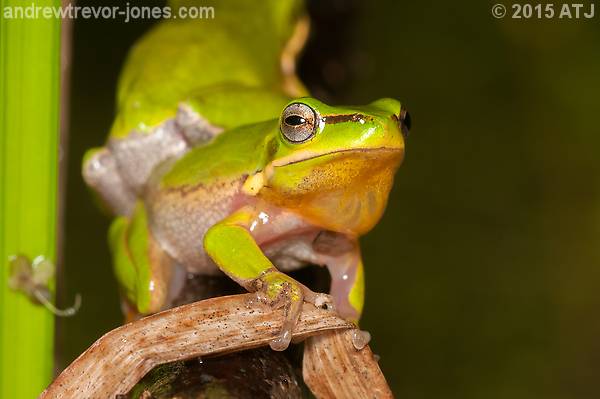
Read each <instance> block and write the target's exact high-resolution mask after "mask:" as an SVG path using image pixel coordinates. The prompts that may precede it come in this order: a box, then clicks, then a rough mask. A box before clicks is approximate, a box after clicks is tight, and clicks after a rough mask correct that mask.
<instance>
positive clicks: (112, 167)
mask: <svg viewBox="0 0 600 399" xmlns="http://www.w3.org/2000/svg"><path fill="white" fill-rule="evenodd" d="M222 130H223V129H221V128H219V127H216V126H213V125H211V124H210V123H208V122H207V121H206V120H204V119H203V118H202V117H201V116H199V115H198V114H197V113H196V112H194V111H192V109H191V108H190V107H188V106H186V105H185V104H181V105H180V106H179V108H178V110H177V115H176V116H175V117H174V118H172V119H167V120H166V121H165V122H163V123H162V124H160V125H159V126H157V127H155V128H154V129H153V130H152V131H151V132H149V133H141V132H136V131H132V132H131V133H130V134H129V135H128V136H127V137H124V138H118V139H117V138H110V139H109V140H108V143H107V144H106V147H104V148H102V149H101V150H100V151H98V152H97V153H95V154H94V155H93V156H92V157H91V158H90V159H89V160H88V161H87V162H86V163H85V165H84V166H83V177H84V179H85V181H86V183H87V184H88V185H89V186H90V187H92V188H93V189H94V190H95V191H96V192H97V193H98V194H99V195H100V197H101V198H102V200H103V201H104V203H105V204H106V206H107V207H108V208H109V209H110V210H111V211H112V212H113V213H114V214H115V215H125V216H127V215H130V214H131V212H132V211H133V208H134V205H135V201H136V199H137V198H138V197H139V196H140V195H141V194H142V192H143V191H144V190H145V188H146V183H147V182H148V181H149V179H150V177H151V175H152V174H153V173H154V170H155V168H156V167H157V166H158V165H159V164H161V163H162V162H166V161H168V160H173V159H178V158H181V157H182V156H183V155H184V154H185V153H186V152H187V151H189V150H190V149H191V148H192V147H194V146H196V145H199V144H202V143H205V142H207V141H208V140H210V139H211V138H213V137H214V136H216V135H218V134H219V133H221V132H222Z"/></svg>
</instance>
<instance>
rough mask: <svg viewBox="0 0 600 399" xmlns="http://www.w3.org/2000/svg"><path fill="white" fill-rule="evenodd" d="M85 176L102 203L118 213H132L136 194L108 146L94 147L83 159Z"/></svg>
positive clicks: (114, 212) (109, 209)
mask: <svg viewBox="0 0 600 399" xmlns="http://www.w3.org/2000/svg"><path fill="white" fill-rule="evenodd" d="M82 172H83V178H84V179H85V181H86V183H87V184H88V186H90V187H91V188H92V189H93V190H94V191H95V192H96V193H97V194H98V195H99V197H100V198H99V199H100V200H101V202H102V205H104V206H105V207H107V208H108V211H110V212H111V213H113V214H116V215H130V214H131V212H132V210H133V207H134V204H135V199H136V195H135V192H134V191H133V190H132V189H131V188H130V187H129V186H128V185H127V184H126V183H125V181H124V180H123V178H122V177H121V174H120V173H119V168H118V165H117V161H116V159H115V157H114V156H113V154H112V153H111V151H110V150H109V149H108V148H104V147H103V148H93V149H91V150H89V151H88V152H87V153H86V154H85V157H84V159H83V170H82Z"/></svg>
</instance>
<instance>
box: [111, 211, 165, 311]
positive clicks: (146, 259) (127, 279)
mask: <svg viewBox="0 0 600 399" xmlns="http://www.w3.org/2000/svg"><path fill="white" fill-rule="evenodd" d="M109 241H110V246H111V250H112V253H113V265H114V268H115V274H116V276H117V280H118V281H119V284H120V286H121V290H122V291H123V294H124V295H125V297H126V298H127V300H128V301H129V302H130V303H131V304H133V305H134V306H135V307H136V308H137V311H138V312H139V313H142V314H146V313H154V312H157V311H159V310H161V309H162V308H163V306H164V304H165V301H166V298H167V293H168V285H169V280H170V275H171V269H172V260H171V259H170V257H169V256H168V255H167V254H166V253H165V252H164V251H163V250H162V249H161V248H160V246H159V244H158V242H157V241H156V240H155V239H154V237H153V236H152V234H151V233H150V231H149V230H148V223H147V218H146V211H145V209H144V206H143V205H142V204H141V203H138V205H137V206H136V208H135V211H134V214H133V215H132V217H131V218H130V219H129V218H126V217H119V218H117V219H116V220H115V221H114V222H113V224H112V225H111V228H110V235H109Z"/></svg>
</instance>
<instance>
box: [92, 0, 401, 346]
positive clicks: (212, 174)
mask: <svg viewBox="0 0 600 399" xmlns="http://www.w3.org/2000/svg"><path fill="white" fill-rule="evenodd" d="M250 3H251V4H250ZM181 4H186V3H185V2H178V3H177V4H175V6H181ZM257 8H260V10H257ZM256 15H260V18H256ZM253 16H254V17H253ZM267 26H268V27H269V28H268V29H266V28H265V27H267ZM306 27H307V25H306V19H305V18H304V17H303V16H302V13H301V8H300V7H299V4H298V2H296V1H287V2H284V1H280V0H269V1H261V2H245V1H230V2H227V3H219V7H218V8H217V9H216V10H215V20H214V21H181V20H178V21H173V20H171V21H166V22H162V23H160V24H158V26H157V27H156V28H155V29H154V30H152V31H151V32H150V33H148V34H147V35H146V36H145V37H144V38H143V39H142V40H141V42H139V43H138V44H137V45H136V46H135V48H134V49H133V51H132V52H131V54H130V56H129V59H128V62H127V64H126V66H125V69H124V72H123V76H122V78H121V81H120V85H119V93H118V115H117V117H116V120H115V123H114V125H113V128H112V131H111V135H110V137H109V139H108V142H107V144H106V145H105V146H104V147H103V148H100V149H95V150H92V151H90V152H89V154H88V155H87V156H86V157H85V160H84V165H83V174H84V177H85V179H86V181H87V183H88V184H89V185H90V186H91V187H92V188H93V189H94V190H95V191H96V192H97V193H98V195H99V197H100V198H101V199H102V200H103V202H104V203H105V204H106V205H107V207H108V208H109V209H110V210H111V211H112V212H113V214H114V215H115V216H116V218H115V220H114V222H113V223H112V226H111V228H110V232H109V243H110V247H111V250H112V253H113V259H114V269H115V273H116V276H117V278H118V281H119V283H120V286H121V289H122V292H123V296H124V298H125V301H126V303H127V304H129V306H130V307H131V308H132V309H134V310H135V312H137V313H139V314H148V313H153V312H156V311H159V310H161V309H164V308H166V307H168V306H169V300H170V298H172V297H173V295H174V292H175V291H177V289H178V288H177V287H180V286H181V281H180V280H181V278H182V277H181V276H182V274H181V273H178V272H177V270H180V269H183V270H184V271H185V272H186V273H194V274H201V275H215V274H222V273H224V274H226V275H227V276H229V277H230V278H231V279H233V280H234V281H236V282H237V283H239V284H240V285H241V286H242V287H244V288H245V289H247V290H249V291H252V292H256V293H257V298H258V299H259V300H260V301H261V302H263V303H267V304H268V305H270V306H273V307H276V308H279V307H282V308H283V309H284V311H283V318H284V320H283V323H282V328H281V332H280V334H279V335H278V336H277V337H275V338H274V339H273V341H272V342H271V347H272V348H273V349H276V350H283V349H285V348H286V347H287V346H288V344H289V342H290V339H291V334H292V332H293V329H294V326H295V323H296V322H297V320H298V317H299V314H300V311H301V308H302V303H303V301H307V302H310V303H313V304H315V305H316V306H323V305H329V304H331V305H333V308H334V309H335V310H336V311H337V312H338V313H339V314H340V315H341V316H343V317H344V318H346V319H348V320H351V321H353V322H357V321H358V319H359V317H360V314H361V312H362V308H363V300H364V270H363V264H362V260H361V255H360V248H359V243H358V238H359V237H360V236H361V235H363V234H364V233H366V232H368V231H369V230H370V229H371V228H372V227H373V226H374V225H375V224H376V223H377V222H378V221H379V219H380V218H381V216H382V214H383V212H384V209H385V206H386V202H387V198H388V194H389V192H390V189H391V186H392V182H393V177H394V174H395V171H396V169H397V168H398V166H399V165H400V163H401V161H402V159H403V155H404V136H405V135H406V134H407V132H408V129H409V127H410V119H409V117H408V114H407V113H406V111H405V110H404V108H403V107H402V106H401V104H400V103H399V102H398V101H396V100H394V99H389V98H385V99H381V100H377V101H375V102H373V103H370V104H368V105H365V106H336V107H333V106H329V105H326V104H324V103H322V102H320V101H318V100H317V99H315V98H311V97H308V96H306V94H307V93H306V90H305V89H304V87H303V86H302V85H301V83H299V81H298V79H297V78H296V76H295V73H294V70H293V60H294V58H295V56H296V54H297V53H298V51H299V50H300V48H301V47H302V43H303V39H304V38H305V37H306V32H307V30H306ZM306 264H317V265H323V266H326V267H327V268H328V270H329V271H330V274H331V277H332V283H331V291H330V295H325V294H320V293H315V292H313V291H311V290H310V289H309V288H307V287H306V286H304V285H302V284H300V283H299V282H297V281H295V280H294V279H292V278H291V277H289V276H288V275H286V274H285V273H286V272H288V271H292V270H295V269H297V268H299V267H302V266H303V265H306Z"/></svg>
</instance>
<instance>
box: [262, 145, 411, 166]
mask: <svg viewBox="0 0 600 399" xmlns="http://www.w3.org/2000/svg"><path fill="white" fill-rule="evenodd" d="M403 149H404V148H400V147H398V148H392V147H377V148H350V149H344V150H335V151H329V152H324V153H321V154H314V155H309V156H306V157H303V158H299V157H298V156H297V155H296V156H294V157H288V159H286V158H283V159H280V160H278V161H273V162H272V163H271V165H270V166H272V167H274V168H279V167H282V166H288V165H294V164H297V163H300V162H304V161H310V160H312V159H317V158H321V157H325V156H327V155H334V154H342V153H352V152H362V153H370V152H387V153H396V152H402V151H403ZM290 158H291V159H290Z"/></svg>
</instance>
